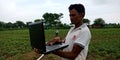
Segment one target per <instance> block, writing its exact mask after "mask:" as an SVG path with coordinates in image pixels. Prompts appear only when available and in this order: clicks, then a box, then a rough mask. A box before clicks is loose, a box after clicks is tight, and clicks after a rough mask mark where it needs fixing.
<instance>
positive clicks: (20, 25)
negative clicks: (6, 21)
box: [14, 21, 25, 28]
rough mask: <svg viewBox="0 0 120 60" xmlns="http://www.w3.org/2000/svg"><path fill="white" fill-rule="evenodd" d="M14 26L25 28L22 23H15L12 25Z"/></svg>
mask: <svg viewBox="0 0 120 60" xmlns="http://www.w3.org/2000/svg"><path fill="white" fill-rule="evenodd" d="M14 25H15V26H16V27H17V28H23V27H25V24H24V22H22V21H16V23H14Z"/></svg>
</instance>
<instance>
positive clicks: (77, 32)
mask: <svg viewBox="0 0 120 60" xmlns="http://www.w3.org/2000/svg"><path fill="white" fill-rule="evenodd" d="M74 28H75V27H72V28H71V29H70V30H69V32H68V34H67V36H66V40H65V43H66V44H68V45H69V46H68V47H67V48H65V49H64V50H63V51H67V52H70V51H72V48H73V44H77V45H79V46H81V47H83V48H84V49H83V50H82V51H81V52H80V53H79V55H78V56H77V57H76V58H75V60H86V57H87V52H88V45H89V42H90V39H91V33H90V31H89V28H88V27H87V25H86V24H82V25H81V26H80V27H78V28H76V29H74ZM62 60H69V59H66V58H62Z"/></svg>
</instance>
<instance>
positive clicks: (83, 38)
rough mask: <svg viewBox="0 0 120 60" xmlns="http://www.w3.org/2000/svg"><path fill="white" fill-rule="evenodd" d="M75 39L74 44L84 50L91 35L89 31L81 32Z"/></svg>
mask: <svg viewBox="0 0 120 60" xmlns="http://www.w3.org/2000/svg"><path fill="white" fill-rule="evenodd" d="M77 37H78V38H77V39H76V40H75V41H74V43H75V44H77V45H79V46H81V47H82V48H84V47H85V46H87V45H88V44H89V42H90V39H91V34H90V32H89V31H82V32H81V33H80V34H78V36H77Z"/></svg>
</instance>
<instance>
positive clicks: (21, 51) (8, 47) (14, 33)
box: [0, 28, 120, 60]
mask: <svg viewBox="0 0 120 60" xmlns="http://www.w3.org/2000/svg"><path fill="white" fill-rule="evenodd" d="M90 30H91V34H92V39H91V42H90V47H89V53H88V58H87V60H120V54H119V53H120V45H119V44H120V29H119V28H105V29H102V28H100V29H90ZM67 31H68V29H61V30H60V33H59V35H60V36H62V38H63V39H64V37H65V36H66V34H67ZM45 34H46V40H49V39H51V38H52V37H54V35H55V33H54V30H53V29H49V30H45ZM31 51H32V49H31V46H30V41H29V32H28V30H27V29H25V30H7V31H0V60H6V59H8V60H30V59H33V60H34V59H36V58H37V57H38V54H35V53H34V52H31ZM33 56H34V57H33ZM56 59H57V60H60V57H58V56H56V55H53V54H49V55H47V56H45V57H44V58H43V60H56Z"/></svg>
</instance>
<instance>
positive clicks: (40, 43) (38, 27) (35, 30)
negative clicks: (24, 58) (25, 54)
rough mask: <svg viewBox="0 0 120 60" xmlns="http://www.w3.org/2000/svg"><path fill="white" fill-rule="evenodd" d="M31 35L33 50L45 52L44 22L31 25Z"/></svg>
mask: <svg viewBox="0 0 120 60" xmlns="http://www.w3.org/2000/svg"><path fill="white" fill-rule="evenodd" d="M29 34H30V41H31V46H32V48H37V49H40V50H41V51H44V52H45V51H46V47H45V46H46V45H45V35H44V26H43V22H35V23H30V24H29Z"/></svg>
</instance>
